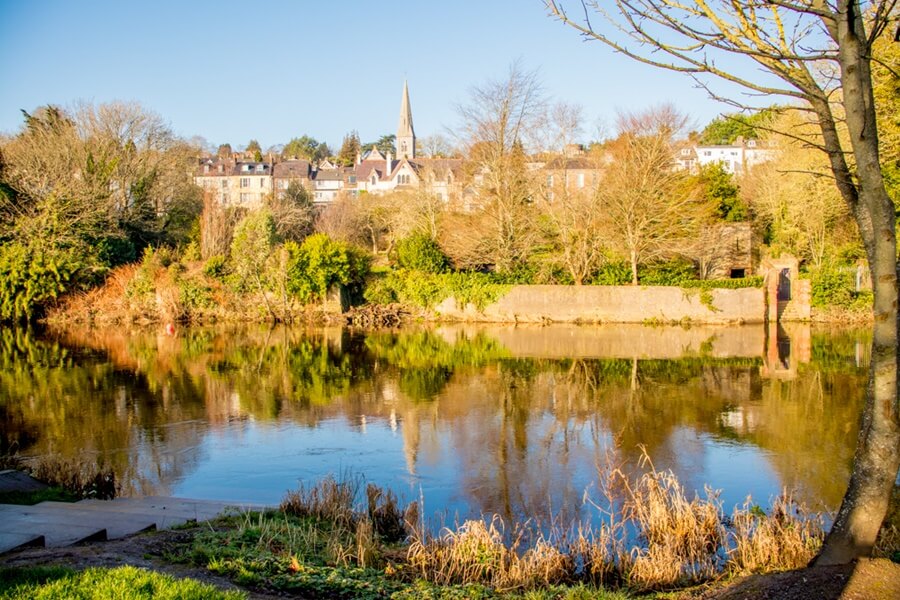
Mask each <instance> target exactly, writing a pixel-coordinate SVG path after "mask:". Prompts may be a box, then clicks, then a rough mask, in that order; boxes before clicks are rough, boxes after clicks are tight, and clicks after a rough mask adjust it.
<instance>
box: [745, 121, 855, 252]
mask: <svg viewBox="0 0 900 600" xmlns="http://www.w3.org/2000/svg"><path fill="white" fill-rule="evenodd" d="M774 125H775V128H776V129H777V130H780V131H792V132H794V133H797V132H801V131H803V130H804V129H808V128H810V127H815V123H811V122H810V121H809V119H808V117H806V116H805V115H804V114H803V113H802V112H800V111H786V112H785V113H784V114H782V115H781V116H780V117H779V119H778V121H776V122H775V123H774ZM769 139H770V141H772V142H774V145H775V149H774V150H773V153H774V157H773V159H772V160H771V161H768V162H766V163H764V164H761V165H757V166H756V167H754V169H753V170H752V171H751V172H750V173H748V174H747V176H746V177H745V182H746V185H747V187H748V190H749V192H750V200H751V202H752V206H753V208H754V213H755V214H756V215H757V218H758V220H759V221H760V222H761V224H763V225H764V226H765V228H766V231H767V234H768V236H769V245H770V247H771V248H772V250H773V254H774V255H776V256H777V254H778V253H779V252H780V251H787V252H789V253H791V254H794V255H795V256H798V257H800V258H801V259H803V260H805V261H807V264H808V265H809V266H812V267H814V268H816V269H818V268H820V267H821V266H822V265H823V263H824V262H825V260H826V258H827V253H828V251H829V250H831V249H832V248H833V247H834V246H836V245H837V244H835V243H834V240H833V238H834V237H835V235H836V234H839V233H840V232H841V228H840V227H837V225H838V224H840V223H841V222H842V221H845V220H847V219H849V213H848V212H847V205H846V203H844V201H843V200H842V199H841V197H840V194H839V193H838V190H837V189H836V188H835V186H834V182H833V180H832V179H831V178H830V177H829V175H830V172H829V166H828V159H827V157H826V156H824V155H823V154H822V153H821V152H819V151H818V150H817V149H815V148H809V147H808V146H806V145H805V144H803V143H802V142H800V141H798V140H796V139H792V138H790V137H787V136H780V135H777V134H772V135H770V136H769ZM835 230H837V231H835Z"/></svg>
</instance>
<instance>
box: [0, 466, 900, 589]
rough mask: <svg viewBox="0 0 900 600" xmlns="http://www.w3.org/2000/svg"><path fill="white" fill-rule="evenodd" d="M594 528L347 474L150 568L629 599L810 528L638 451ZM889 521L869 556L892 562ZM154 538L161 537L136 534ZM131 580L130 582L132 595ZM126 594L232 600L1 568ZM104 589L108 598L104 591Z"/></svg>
mask: <svg viewBox="0 0 900 600" xmlns="http://www.w3.org/2000/svg"><path fill="white" fill-rule="evenodd" d="M600 475H601V479H602V481H601V485H600V486H599V488H598V489H599V490H602V495H603V496H604V497H603V498H602V501H601V499H600V498H593V499H589V500H588V502H589V503H590V504H592V505H593V507H594V509H595V510H596V511H597V515H598V518H597V519H595V520H594V521H592V522H573V523H561V522H559V521H555V520H553V521H551V522H548V523H537V522H533V521H528V522H524V523H506V522H504V521H503V519H502V518H500V517H499V516H497V515H494V516H490V515H487V516H484V517H482V518H480V519H470V520H467V521H465V522H462V523H455V524H451V525H447V526H443V527H440V528H439V529H438V528H437V527H436V526H435V524H434V523H429V522H428V520H426V519H425V518H424V517H423V515H422V514H421V513H420V509H419V506H418V503H417V502H412V503H410V504H408V505H407V506H406V507H401V506H400V504H399V503H398V501H397V498H396V496H395V495H394V494H393V493H391V492H390V491H385V490H383V489H381V488H379V487H377V486H375V485H372V484H368V485H367V484H366V483H365V481H364V479H363V478H362V477H359V476H353V475H349V474H347V475H345V476H343V477H342V478H341V479H335V478H333V477H328V478H326V479H324V480H321V481H319V482H318V483H317V484H314V485H310V486H304V485H301V486H300V487H299V488H298V489H297V490H296V491H293V492H289V493H288V494H287V495H286V496H285V498H284V500H283V501H282V503H281V506H280V507H279V508H278V509H277V510H274V511H267V512H249V513H243V514H235V515H231V516H226V517H221V518H219V519H217V520H216V521H213V522H211V523H210V524H202V525H188V526H186V527H184V528H182V529H181V530H179V531H178V532H177V537H175V538H173V540H172V541H171V542H170V543H166V544H165V545H164V546H163V550H162V551H161V556H159V557H157V558H158V559H160V560H162V561H164V562H167V563H182V564H186V565H192V566H194V567H200V568H204V569H207V570H208V571H209V572H212V573H215V574H218V575H224V576H226V577H228V578H230V579H231V580H232V581H233V582H235V583H236V584H238V585H239V586H240V587H243V588H246V589H248V590H251V591H259V592H269V593H279V594H288V595H298V596H301V597H306V598H320V597H323V598H347V599H363V598H373V599H375V598H395V599H403V598H409V599H412V598H448V599H450V598H508V599H529V600H540V599H547V600H549V599H554V598H561V599H568V600H580V599H582V598H584V599H587V598H594V599H598V598H599V599H609V600H613V599H622V600H624V599H627V598H631V597H633V596H635V595H639V596H640V597H655V596H656V595H657V594H660V593H661V597H668V595H667V594H666V593H665V590H669V591H672V590H677V589H684V588H686V587H690V586H694V585H697V584H700V583H704V582H710V581H720V582H721V581H722V580H723V578H725V580H726V581H727V580H728V579H729V578H731V577H734V576H737V575H741V574H748V573H763V572H771V571H778V570H785V569H796V568H800V567H802V566H804V565H805V564H806V563H807V562H808V561H809V559H810V558H811V557H812V556H814V555H815V553H816V551H817V550H818V547H819V545H820V544H821V540H822V537H823V530H822V525H823V524H822V521H821V518H820V517H818V516H817V515H814V514H811V513H809V512H807V511H806V510H805V509H804V508H803V507H802V506H799V505H798V504H796V503H795V502H794V501H793V500H792V499H791V498H790V496H789V495H782V496H779V497H778V498H775V499H774V501H773V502H772V505H771V507H769V509H768V510H764V509H763V508H761V507H760V506H758V505H756V504H754V503H753V502H752V500H751V499H749V498H748V499H747V502H746V503H745V504H744V505H743V506H742V507H738V508H736V509H735V510H734V511H733V512H732V513H731V514H725V513H724V512H723V510H722V506H721V503H720V502H719V501H718V499H717V494H716V492H714V491H713V490H709V489H707V490H706V492H705V495H704V496H703V497H700V496H693V497H691V495H689V494H688V493H686V491H685V490H684V488H683V486H682V485H681V484H680V483H679V482H678V480H677V479H676V478H675V477H674V475H673V474H672V473H671V472H660V471H657V470H656V469H655V468H654V467H653V465H652V463H650V462H649V459H647V457H646V455H645V457H644V463H643V472H642V473H641V474H639V475H635V476H633V477H632V476H627V475H625V474H624V473H623V472H622V471H621V470H619V469H617V468H615V467H614V466H612V465H610V466H608V467H605V468H603V469H601V472H600ZM898 531H900V530H898V523H897V522H896V520H889V521H888V522H887V523H886V524H885V528H884V530H883V533H882V543H881V544H880V546H879V552H880V553H882V554H884V553H888V554H890V553H891V552H893V553H894V555H895V556H896V554H897V552H898V550H900V548H898V547H897V545H896V544H897V542H898V535H897V534H898ZM145 535H150V536H153V535H160V536H165V535H167V534H165V533H160V534H145ZM138 584H139V585H138ZM94 586H96V587H98V590H95V591H92V593H94V594H95V595H93V596H90V597H104V598H105V597H112V596H104V595H103V590H104V589H110V590H111V589H117V586H118V588H121V587H122V586H125V587H126V588H128V589H131V590H132V593H134V597H135V598H144V597H149V596H148V594H152V597H154V598H155V597H162V598H168V597H173V598H174V597H179V598H181V597H188V598H191V597H198V598H199V597H204V598H205V597H213V598H216V597H221V598H239V597H243V594H242V593H240V592H217V591H216V590H214V589H213V588H211V587H209V586H204V585H202V584H198V583H195V582H192V581H190V580H181V581H179V582H175V581H173V580H171V579H170V578H168V577H166V576H160V575H156V574H153V573H148V572H146V571H143V570H138V569H134V568H131V567H121V568H117V569H109V570H106V569H90V570H88V571H85V572H81V573H79V572H75V571H71V570H69V569H58V568H57V569H53V568H46V567H43V568H36V569H16V568H7V569H0V598H7V597H8V598H32V597H33V598H43V597H54V594H61V593H69V594H71V596H72V597H82V595H83V594H85V593H87V590H88V589H89V588H92V587H94ZM110 593H111V592H110Z"/></svg>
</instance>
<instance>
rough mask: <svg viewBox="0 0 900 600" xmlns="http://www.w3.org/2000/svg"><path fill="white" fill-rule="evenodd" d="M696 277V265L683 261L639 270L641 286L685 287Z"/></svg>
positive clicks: (674, 261)
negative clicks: (686, 283)
mask: <svg viewBox="0 0 900 600" xmlns="http://www.w3.org/2000/svg"><path fill="white" fill-rule="evenodd" d="M695 276H696V273H695V270H694V265H692V264H691V263H689V262H685V261H681V260H672V261H668V262H663V263H656V264H653V265H648V266H646V267H643V268H639V269H638V280H639V281H640V283H641V285H683V284H684V282H686V281H690V280H692V279H694V277H695Z"/></svg>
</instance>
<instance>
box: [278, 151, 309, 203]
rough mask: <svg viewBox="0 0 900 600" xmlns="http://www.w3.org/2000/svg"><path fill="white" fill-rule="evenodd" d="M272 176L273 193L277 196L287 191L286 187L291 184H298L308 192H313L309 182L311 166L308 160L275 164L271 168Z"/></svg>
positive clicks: (293, 160)
mask: <svg viewBox="0 0 900 600" xmlns="http://www.w3.org/2000/svg"><path fill="white" fill-rule="evenodd" d="M272 175H273V178H274V185H275V187H274V189H275V193H276V194H278V195H279V196H281V195H283V194H284V192H285V191H287V189H288V186H290V184H291V183H292V182H293V183H299V184H300V185H302V186H303V187H305V188H306V189H307V190H309V191H310V192H312V191H313V184H312V180H311V175H312V166H311V165H310V163H309V161H308V160H296V159H292V160H286V161H283V162H280V163H277V164H276V165H275V166H274V167H272Z"/></svg>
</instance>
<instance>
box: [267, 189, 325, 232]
mask: <svg viewBox="0 0 900 600" xmlns="http://www.w3.org/2000/svg"><path fill="white" fill-rule="evenodd" d="M266 203H267V205H268V207H269V210H270V211H272V218H273V219H274V221H275V233H276V235H277V236H278V238H279V239H281V240H293V241H302V240H303V239H304V238H306V236H308V235H309V234H310V233H312V228H313V222H314V221H315V210H314V209H313V203H312V198H311V196H310V193H309V190H307V189H306V187H305V186H304V185H303V184H302V183H300V182H299V181H291V182H290V183H288V186H287V189H285V190H284V191H283V192H280V193H275V194H271V195H269V197H268V198H267V202H266Z"/></svg>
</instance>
